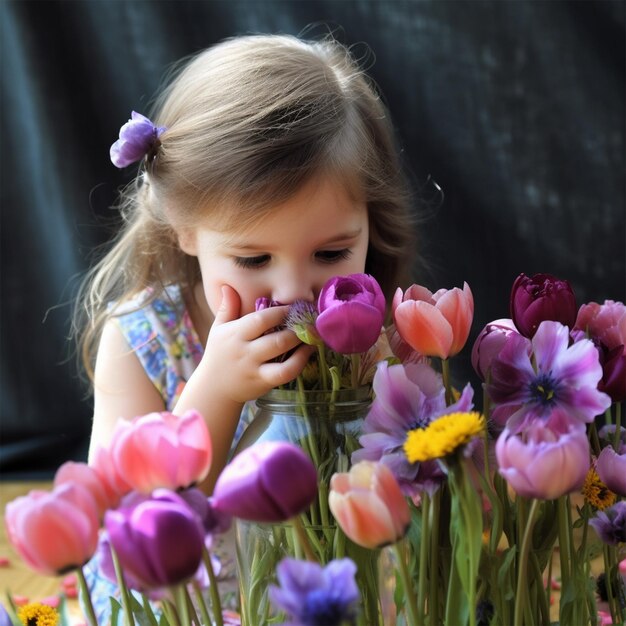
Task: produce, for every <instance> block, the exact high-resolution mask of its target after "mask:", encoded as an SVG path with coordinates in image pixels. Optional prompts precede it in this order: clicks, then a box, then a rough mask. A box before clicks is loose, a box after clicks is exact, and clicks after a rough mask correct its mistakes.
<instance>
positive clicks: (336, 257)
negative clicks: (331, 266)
mask: <svg viewBox="0 0 626 626" xmlns="http://www.w3.org/2000/svg"><path fill="white" fill-rule="evenodd" d="M351 256H352V250H350V248H343V249H342V250H320V251H319V252H316V253H315V257H316V258H317V260H318V261H321V262H322V263H339V261H345V260H346V259H349V258H350V257H351Z"/></svg>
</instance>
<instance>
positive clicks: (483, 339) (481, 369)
mask: <svg viewBox="0 0 626 626" xmlns="http://www.w3.org/2000/svg"><path fill="white" fill-rule="evenodd" d="M512 334H516V335H517V334H518V332H517V328H516V327H515V324H514V323H513V320H511V319H508V318H503V319H499V320H495V321H493V322H489V324H487V325H486V326H485V327H484V328H483V329H482V331H481V332H480V334H479V335H478V337H477V338H476V341H475V342H474V346H473V348H472V366H473V368H474V371H475V372H476V373H477V374H478V376H479V377H480V379H481V380H483V381H484V380H485V379H486V378H487V374H488V373H489V370H490V369H491V362H492V361H493V360H494V358H495V357H497V356H498V354H500V350H502V348H503V347H504V345H505V344H506V342H507V339H508V338H509V337H510V336H511V335H512Z"/></svg>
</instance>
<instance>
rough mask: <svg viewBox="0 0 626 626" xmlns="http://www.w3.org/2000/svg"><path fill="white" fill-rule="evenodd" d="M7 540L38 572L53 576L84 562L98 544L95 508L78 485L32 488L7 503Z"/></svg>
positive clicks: (90, 497) (85, 491)
mask: <svg viewBox="0 0 626 626" xmlns="http://www.w3.org/2000/svg"><path fill="white" fill-rule="evenodd" d="M5 522H6V528H7V535H8V537H9V541H10V542H11V544H12V545H13V547H14V548H15V550H16V551H17V552H18V553H19V555H20V556H21V557H22V559H23V560H24V561H25V562H26V564H27V565H28V566H29V567H31V568H32V569H33V570H35V571H36V572H38V573H39V574H43V575H45V576H57V575H59V574H62V573H64V572H67V571H69V570H72V569H75V568H77V567H81V566H82V565H84V564H85V563H86V562H87V561H88V560H89V559H90V558H91V557H92V556H93V554H94V552H95V551H96V547H97V544H98V529H99V522H98V507H97V505H96V502H95V500H94V499H93V497H92V495H91V494H90V493H89V491H88V490H87V489H86V488H85V487H83V486H82V485H79V484H70V483H67V484H63V485H59V486H57V487H55V488H54V490H53V491H52V492H47V491H39V490H34V491H31V492H30V493H29V494H28V495H26V496H21V497H19V498H17V499H15V500H13V501H12V502H9V504H7V506H6V509H5Z"/></svg>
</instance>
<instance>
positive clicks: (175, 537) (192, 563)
mask: <svg viewBox="0 0 626 626" xmlns="http://www.w3.org/2000/svg"><path fill="white" fill-rule="evenodd" d="M104 524H105V527H106V530H107V532H108V534H109V541H110V543H111V546H112V547H113V549H114V550H115V552H116V554H117V556H118V557H119V560H120V565H121V566H122V571H124V572H128V573H129V574H130V575H131V577H132V579H133V580H134V581H137V582H136V583H135V584H138V585H140V586H141V588H142V589H155V588H160V587H166V586H170V585H176V584H179V583H181V582H183V581H185V580H187V579H188V578H190V577H191V576H193V575H194V574H195V573H196V570H197V569H198V567H199V565H200V562H201V560H202V550H203V547H204V528H203V527H202V522H201V521H200V518H199V516H198V515H197V513H196V512H195V511H194V510H193V509H192V508H191V507H190V506H189V505H188V504H187V503H186V502H185V501H184V500H183V499H182V498H180V497H179V496H178V495H176V494H175V493H174V492H172V491H168V490H166V489H157V490H155V491H154V492H153V493H152V495H151V496H149V497H146V496H144V497H141V498H137V499H136V501H135V502H134V503H132V504H130V505H129V506H122V507H120V508H119V509H116V510H113V511H107V513H106V515H105V517H104Z"/></svg>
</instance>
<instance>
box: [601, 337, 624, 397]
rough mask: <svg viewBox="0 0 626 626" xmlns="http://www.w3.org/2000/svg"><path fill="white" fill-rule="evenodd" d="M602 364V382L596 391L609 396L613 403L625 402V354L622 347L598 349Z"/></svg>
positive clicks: (603, 346) (602, 346)
mask: <svg viewBox="0 0 626 626" xmlns="http://www.w3.org/2000/svg"><path fill="white" fill-rule="evenodd" d="M598 352H599V353H600V363H601V364H602V380H601V381H600V382H599V383H598V389H599V390H600V391H603V392H604V393H606V394H608V395H609V396H611V400H613V402H623V401H624V400H626V353H625V352H624V346H621V345H620V346H615V347H614V348H611V349H609V348H607V346H605V345H604V344H600V346H599V347H598Z"/></svg>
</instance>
